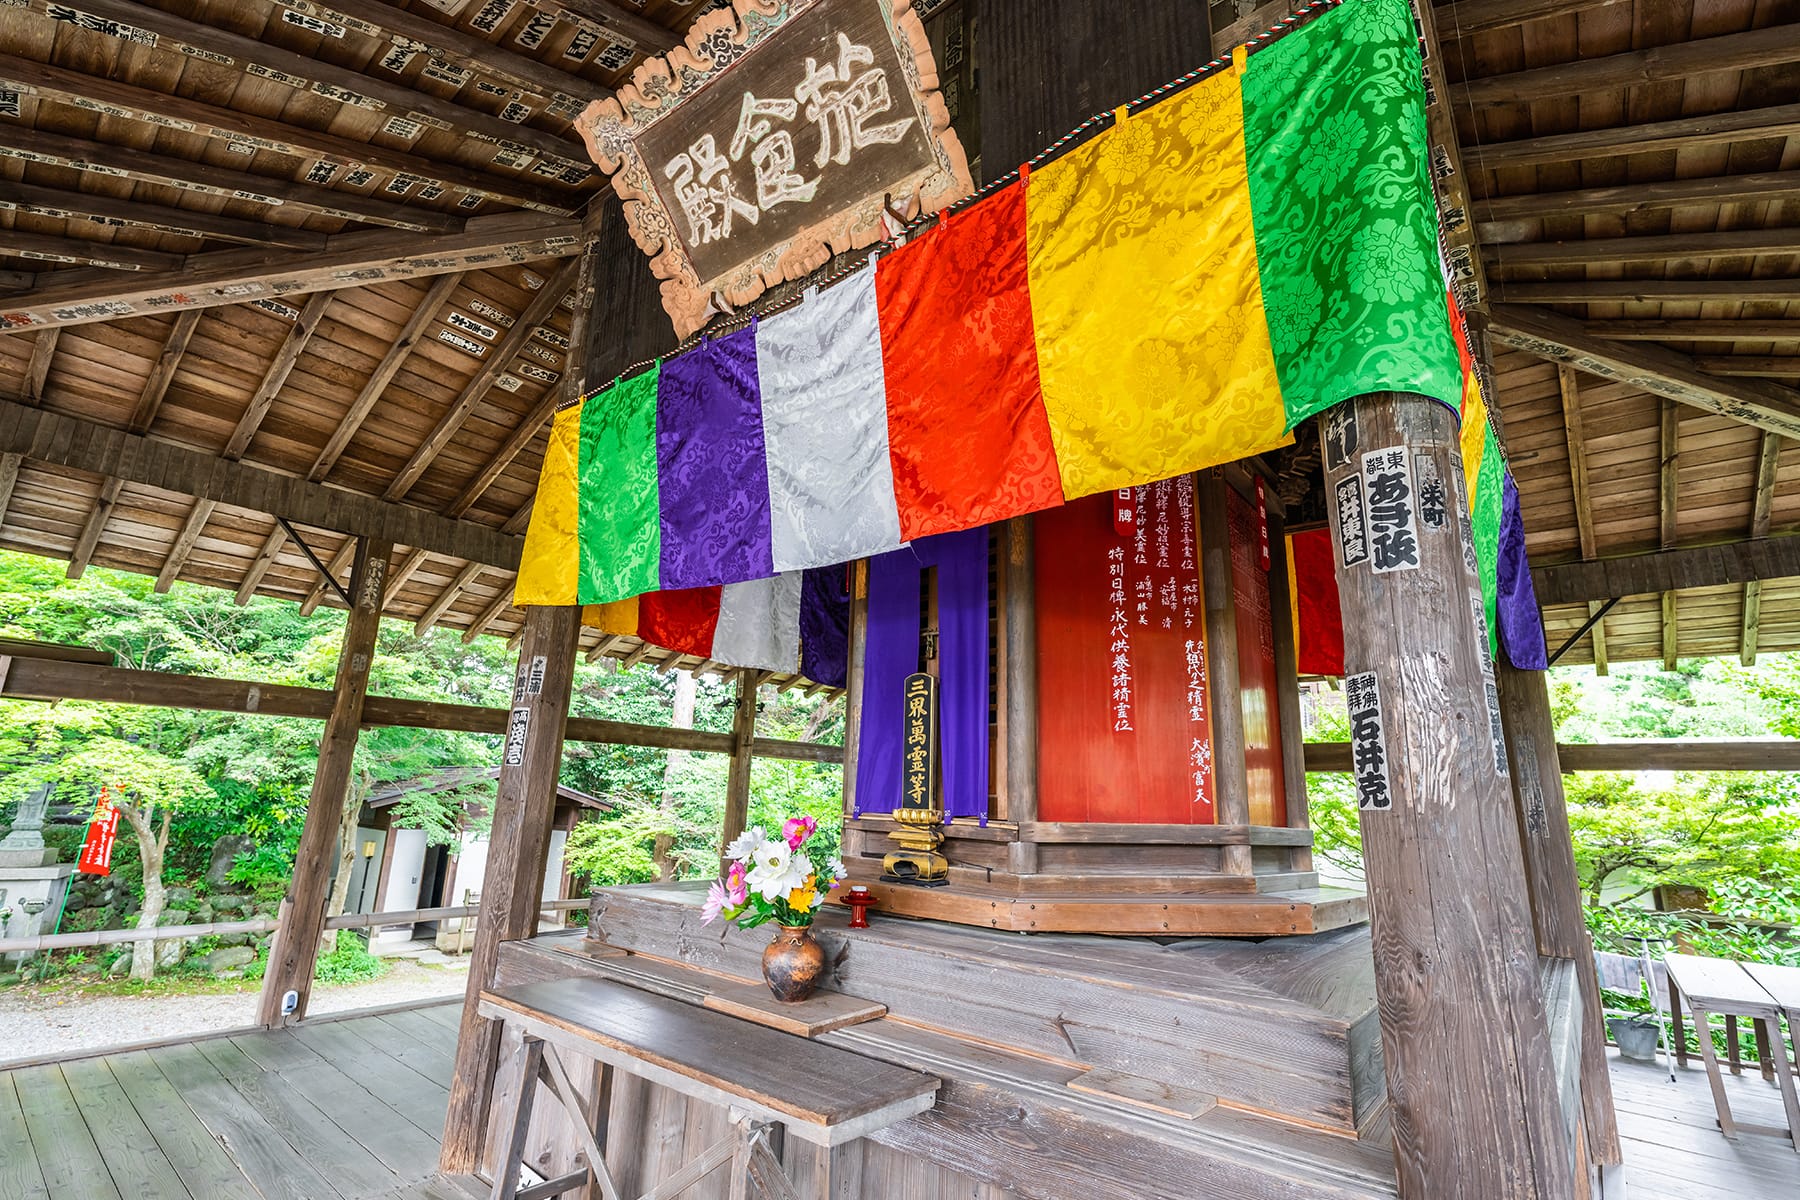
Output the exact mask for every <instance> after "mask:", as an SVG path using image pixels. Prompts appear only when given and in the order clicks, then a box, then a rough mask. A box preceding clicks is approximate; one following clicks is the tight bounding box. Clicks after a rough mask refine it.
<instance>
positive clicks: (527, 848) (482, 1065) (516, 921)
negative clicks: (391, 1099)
mask: <svg viewBox="0 0 1800 1200" xmlns="http://www.w3.org/2000/svg"><path fill="white" fill-rule="evenodd" d="M580 635H581V609H580V608H578V607H574V606H567V607H554V608H552V607H544V608H528V609H526V610H525V637H524V640H523V641H522V642H520V644H519V671H518V675H517V676H516V678H515V680H514V684H513V704H512V715H511V717H510V718H509V720H508V722H507V732H506V744H505V747H504V748H503V749H502V751H501V755H500V782H499V785H498V787H497V790H496V793H495V796H494V823H493V829H492V831H491V832H490V833H489V835H488V858H487V864H488V865H487V876H486V882H485V883H483V884H482V888H481V911H480V913H479V914H478V916H477V920H476V925H475V945H474V948H473V949H472V950H470V952H469V986H468V991H467V992H466V993H465V995H464V998H463V1016H462V1028H461V1030H460V1032H459V1033H458V1034H457V1039H456V1073H455V1076H454V1077H453V1078H452V1079H451V1081H450V1105H449V1109H448V1111H447V1112H446V1114H445V1116H444V1149H443V1154H442V1157H441V1163H442V1166H443V1169H444V1170H445V1171H446V1172H447V1173H450V1174H457V1175H466V1174H468V1173H470V1172H471V1171H473V1170H474V1169H475V1166H476V1164H477V1163H478V1162H479V1161H480V1156H481V1144H482V1135H483V1131H484V1130H485V1128H486V1126H487V1114H488V1104H489V1101H490V1100H491V1099H492V1094H493V1086H494V1068H495V1065H496V1058H497V1055H498V1052H499V1048H500V1027H499V1025H497V1024H496V1023H494V1022H492V1021H489V1020H486V1019H485V1018H483V1017H481V1016H479V1015H477V1013H476V1011H475V1010H476V1004H477V1002H478V1001H479V999H480V997H481V991H482V989H483V988H486V987H491V986H492V985H493V982H494V972H495V968H496V966H497V965H498V962H499V956H500V943H502V942H509V941H516V940H518V939H519V938H527V937H530V936H531V935H532V934H534V933H535V932H537V916H538V907H539V903H540V893H541V891H542V888H543V881H544V866H545V862H546V861H547V859H548V858H549V855H550V824H551V820H552V819H553V817H554V816H555V811H556V778H557V772H558V771H559V770H560V768H561V766H562V748H563V729H564V727H565V725H566V724H567V722H568V719H569V696H570V693H571V691H572V690H573V687H574V679H575V655H576V652H577V650H578V649H579V647H578V644H577V643H578V640H579V638H580Z"/></svg>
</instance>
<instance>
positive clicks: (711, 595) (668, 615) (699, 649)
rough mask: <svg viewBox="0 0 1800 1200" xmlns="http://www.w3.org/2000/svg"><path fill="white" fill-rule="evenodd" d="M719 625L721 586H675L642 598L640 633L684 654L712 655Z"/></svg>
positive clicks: (639, 616) (645, 594)
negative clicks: (714, 633)
mask: <svg viewBox="0 0 1800 1200" xmlns="http://www.w3.org/2000/svg"><path fill="white" fill-rule="evenodd" d="M718 627H719V589H718V588H716V587H697V588H675V589H673V590H671V591H666V592H646V593H644V595H642V596H640V597H638V636H639V637H640V638H643V639H644V640H645V641H646V642H649V643H650V644H651V645H653V646H661V647H662V648H663V649H665V650H674V651H676V652H678V653H680V654H698V655H699V656H700V657H702V658H711V657H712V644H713V631H714V630H715V629H717V628H718Z"/></svg>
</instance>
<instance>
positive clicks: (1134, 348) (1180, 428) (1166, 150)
mask: <svg viewBox="0 0 1800 1200" xmlns="http://www.w3.org/2000/svg"><path fill="white" fill-rule="evenodd" d="M1241 71H1242V66H1241V64H1240V65H1237V66H1234V67H1233V68H1232V69H1231V70H1229V71H1222V72H1220V73H1219V74H1217V75H1215V76H1213V77H1212V78H1210V79H1207V80H1204V81H1202V82H1200V83H1198V84H1196V85H1194V86H1193V87H1190V88H1189V89H1187V90H1186V91H1185V92H1182V93H1180V94H1179V95H1176V96H1174V97H1171V98H1170V99H1168V100H1165V101H1163V102H1162V103H1160V104H1157V105H1154V106H1153V107H1151V108H1149V109H1147V110H1145V111H1144V112H1141V113H1137V114H1136V115H1133V116H1130V117H1128V118H1126V119H1124V120H1123V121H1121V122H1119V123H1118V124H1115V125H1114V126H1113V128H1111V129H1110V130H1108V131H1107V132H1106V133H1104V134H1102V135H1100V136H1099V137H1097V138H1095V139H1094V140H1093V141H1091V142H1088V143H1087V144H1086V145H1083V146H1080V147H1077V148H1076V149H1075V150H1073V151H1071V152H1070V153H1068V154H1066V155H1064V156H1063V157H1062V158H1060V159H1058V160H1057V161H1055V162H1053V163H1051V164H1049V165H1048V166H1045V167H1043V168H1041V169H1039V170H1037V171H1033V172H1032V173H1031V176H1030V179H1029V182H1028V184H1027V189H1028V190H1027V194H1026V239H1027V249H1028V253H1029V268H1030V276H1031V307H1032V315H1033V320H1034V322H1035V325H1036V332H1037V351H1038V366H1039V370H1040V373H1041V375H1042V378H1043V388H1044V406H1045V408H1046V409H1047V410H1048V412H1049V416H1050V433H1051V437H1052V439H1053V440H1054V442H1055V446H1056V457H1057V462H1058V464H1059V465H1060V467H1061V471H1062V482H1063V493H1064V495H1065V496H1067V497H1069V498H1071V499H1073V498H1074V497H1076V496H1083V495H1087V494H1088V493H1091V492H1100V491H1106V490H1109V489H1112V488H1117V487H1125V486H1129V485H1133V484H1139V483H1147V482H1150V481H1152V480H1157V479H1167V478H1168V477H1170V476H1172V475H1177V474H1180V473H1181V472H1184V471H1192V470H1196V469H1198V468H1200V467H1205V466H1212V465H1215V464H1218V463H1223V462H1230V461H1232V460H1234V459H1239V458H1243V457H1245V456H1246V455H1250V454H1257V453H1261V452H1263V451H1266V450H1270V449H1273V448H1274V447H1276V446H1281V445H1286V444H1287V443H1288V442H1289V441H1290V440H1291V439H1290V438H1289V437H1288V435H1287V433H1286V429H1285V426H1286V412H1285V410H1284V409H1283V407H1282V402H1281V388H1280V384H1279V382H1278V381H1277V379H1276V375H1275V359H1274V355H1273V353H1272V351H1271V350H1270V348H1269V331H1268V326H1267V324H1266V321H1265V318H1264V315H1263V306H1262V283H1261V280H1260V277H1259V276H1258V274H1257V265H1256V239H1255V236H1254V231H1253V229H1252V226H1251V209H1250V193H1249V182H1248V168H1247V166H1246V163H1245V159H1244V128H1243V125H1244V121H1243V104H1242V101H1241V99H1240V96H1239V91H1238V81H1239V78H1240V74H1241Z"/></svg>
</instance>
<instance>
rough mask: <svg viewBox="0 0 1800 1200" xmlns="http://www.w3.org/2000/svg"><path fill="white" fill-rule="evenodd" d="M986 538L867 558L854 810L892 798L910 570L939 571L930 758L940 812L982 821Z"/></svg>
mask: <svg viewBox="0 0 1800 1200" xmlns="http://www.w3.org/2000/svg"><path fill="white" fill-rule="evenodd" d="M987 560H988V535H987V530H986V529H985V528H982V529H971V530H966V531H964V532H960V533H946V534H940V535H938V536H936V537H930V538H921V539H920V540H919V541H917V542H914V543H913V544H912V545H911V546H908V547H906V548H904V549H900V550H896V551H894V552H893V553H891V554H883V555H881V556H879V557H877V558H873V559H870V560H869V618H868V637H867V644H866V647H865V649H864V659H863V694H862V724H861V727H860V728H859V730H858V734H857V739H858V740H857V758H856V800H855V803H856V812H857V813H858V814H861V813H862V812H864V811H870V812H884V811H887V810H889V809H892V808H894V807H896V806H897V805H898V803H899V796H900V737H901V729H900V725H901V720H900V718H901V703H900V692H901V687H902V685H903V684H904V683H905V681H906V677H907V676H908V675H910V674H912V673H913V672H914V671H916V670H918V665H919V575H920V572H922V571H923V570H924V569H925V568H926V567H936V568H937V570H938V661H939V664H940V677H939V679H938V759H939V763H940V765H941V773H942V776H943V796H944V812H945V813H946V814H947V815H948V816H952V817H978V818H980V820H981V821H982V823H983V824H986V822H987V806H988V706H987V700H988V636H987V634H988V631H987V620H988V595H987V590H988V588H987V585H988V570H987Z"/></svg>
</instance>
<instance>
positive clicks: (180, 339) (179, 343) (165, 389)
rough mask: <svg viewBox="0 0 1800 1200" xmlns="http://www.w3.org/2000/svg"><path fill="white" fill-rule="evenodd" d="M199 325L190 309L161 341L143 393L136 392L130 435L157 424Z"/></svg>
mask: <svg viewBox="0 0 1800 1200" xmlns="http://www.w3.org/2000/svg"><path fill="white" fill-rule="evenodd" d="M199 324H200V313H199V311H198V310H189V311H187V312H183V313H180V314H179V315H177V316H176V318H175V324H174V326H173V327H171V328H170V330H169V336H168V338H167V339H166V340H165V341H164V342H163V347H162V351H161V353H159V354H158V355H157V356H156V365H154V366H152V367H151V368H150V378H149V379H147V380H145V381H144V390H143V391H142V392H140V393H138V402H137V407H136V408H134V409H132V411H131V424H130V426H129V428H130V429H131V432H133V433H147V432H149V430H150V426H151V425H153V424H155V423H156V414H157V413H159V412H161V411H162V403H163V398H164V397H165V396H167V395H168V394H169V384H170V383H172V382H173V381H174V379H175V372H176V370H177V369H178V368H179V367H180V366H181V356H182V355H184V354H186V353H187V348H188V343H189V342H190V341H192V340H193V337H194V329H195V327H196V326H198V325H199Z"/></svg>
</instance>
